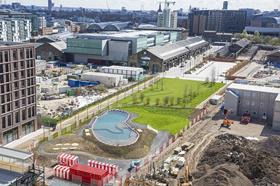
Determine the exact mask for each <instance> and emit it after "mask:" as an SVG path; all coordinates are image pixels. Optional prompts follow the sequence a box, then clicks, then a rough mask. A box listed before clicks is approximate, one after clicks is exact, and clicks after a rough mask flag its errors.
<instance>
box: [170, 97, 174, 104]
mask: <svg viewBox="0 0 280 186" xmlns="http://www.w3.org/2000/svg"><path fill="white" fill-rule="evenodd" d="M169 103H170V105H171V106H173V105H174V97H173V96H171V97H170V98H169Z"/></svg>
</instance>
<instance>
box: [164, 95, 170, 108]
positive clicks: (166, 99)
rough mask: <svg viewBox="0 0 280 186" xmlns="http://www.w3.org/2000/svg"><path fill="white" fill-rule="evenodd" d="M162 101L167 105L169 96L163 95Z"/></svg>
mask: <svg viewBox="0 0 280 186" xmlns="http://www.w3.org/2000/svg"><path fill="white" fill-rule="evenodd" d="M163 103H164V105H165V106H166V105H168V103H169V97H168V96H165V97H164V99H163Z"/></svg>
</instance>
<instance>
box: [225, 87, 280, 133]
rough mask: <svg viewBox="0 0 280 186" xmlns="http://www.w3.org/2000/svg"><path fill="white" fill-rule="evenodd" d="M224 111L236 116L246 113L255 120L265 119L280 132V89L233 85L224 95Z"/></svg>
mask: <svg viewBox="0 0 280 186" xmlns="http://www.w3.org/2000/svg"><path fill="white" fill-rule="evenodd" d="M225 109H227V110H230V111H231V112H232V114H234V115H236V116H242V115H243V114H244V113H246V112H248V113H250V115H251V117H252V118H255V119H263V118H264V117H265V118H266V120H267V122H268V123H271V124H272V127H273V129H274V130H280V88H273V87H263V86H255V85H247V84H237V83H233V84H231V85H230V86H229V87H228V89H227V91H226V94H225Z"/></svg>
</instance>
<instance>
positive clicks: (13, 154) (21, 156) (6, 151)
mask: <svg viewBox="0 0 280 186" xmlns="http://www.w3.org/2000/svg"><path fill="white" fill-rule="evenodd" d="M32 156H33V154H32V153H28V152H23V151H19V150H14V149H10V148H6V147H0V157H7V158H11V159H16V160H20V161H25V160H27V159H29V158H31V157H32Z"/></svg>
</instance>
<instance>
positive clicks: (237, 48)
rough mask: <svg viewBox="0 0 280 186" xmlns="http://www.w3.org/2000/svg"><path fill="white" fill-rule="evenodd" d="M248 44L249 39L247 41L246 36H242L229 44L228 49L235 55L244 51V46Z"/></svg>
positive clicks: (246, 46) (249, 42)
mask: <svg viewBox="0 0 280 186" xmlns="http://www.w3.org/2000/svg"><path fill="white" fill-rule="evenodd" d="M250 44H251V41H249V40H248V39H246V38H243V39H241V40H239V41H237V42H235V43H233V44H232V45H231V46H229V51H230V53H234V54H235V55H236V56H237V55H239V54H240V53H241V52H242V51H244V50H245V49H246V48H248V47H249V45H250Z"/></svg>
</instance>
